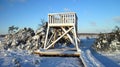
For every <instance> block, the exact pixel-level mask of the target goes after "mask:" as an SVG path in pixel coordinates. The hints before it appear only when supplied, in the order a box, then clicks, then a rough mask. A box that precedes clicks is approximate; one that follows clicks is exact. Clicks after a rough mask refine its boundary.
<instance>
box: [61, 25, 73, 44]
mask: <svg viewBox="0 0 120 67" xmlns="http://www.w3.org/2000/svg"><path fill="white" fill-rule="evenodd" d="M61 28H62V30H63V31H64V32H66V30H65V28H63V27H61ZM67 36H68V38H69V39H70V41H71V43H72V44H73V45H75V43H74V41H73V39H72V38H71V36H70V35H69V34H68V33H67Z"/></svg>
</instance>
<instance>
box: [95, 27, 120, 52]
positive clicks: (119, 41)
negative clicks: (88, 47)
mask: <svg viewBox="0 0 120 67" xmlns="http://www.w3.org/2000/svg"><path fill="white" fill-rule="evenodd" d="M93 48H94V49H95V50H97V51H117V50H120V28H119V27H117V26H116V27H115V29H114V30H113V31H112V32H110V33H101V34H99V38H97V39H96V41H95V43H94V45H93Z"/></svg>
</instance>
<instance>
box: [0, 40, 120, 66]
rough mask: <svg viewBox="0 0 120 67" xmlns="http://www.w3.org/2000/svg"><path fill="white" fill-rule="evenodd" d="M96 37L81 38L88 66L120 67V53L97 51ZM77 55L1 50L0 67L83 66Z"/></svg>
mask: <svg viewBox="0 0 120 67" xmlns="http://www.w3.org/2000/svg"><path fill="white" fill-rule="evenodd" d="M94 41H95V39H94V38H92V39H81V44H80V45H79V46H80V48H81V56H80V58H82V61H84V64H85V66H86V67H120V53H119V52H117V53H107V54H106V53H97V52H96V51H94V50H93V49H91V45H92V44H93V43H94ZM82 65H83V64H82V63H81V61H80V59H79V58H77V57H40V56H38V55H33V54H30V52H28V51H25V50H0V67H83V66H82Z"/></svg>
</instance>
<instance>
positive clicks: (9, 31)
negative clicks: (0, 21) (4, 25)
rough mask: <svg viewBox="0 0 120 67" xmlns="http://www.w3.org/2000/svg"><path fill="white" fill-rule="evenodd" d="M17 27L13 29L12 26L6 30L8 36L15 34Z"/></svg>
mask: <svg viewBox="0 0 120 67" xmlns="http://www.w3.org/2000/svg"><path fill="white" fill-rule="evenodd" d="M18 29H19V27H15V26H14V25H12V26H10V27H9V29H8V33H9V34H12V33H15V32H16V30H18Z"/></svg>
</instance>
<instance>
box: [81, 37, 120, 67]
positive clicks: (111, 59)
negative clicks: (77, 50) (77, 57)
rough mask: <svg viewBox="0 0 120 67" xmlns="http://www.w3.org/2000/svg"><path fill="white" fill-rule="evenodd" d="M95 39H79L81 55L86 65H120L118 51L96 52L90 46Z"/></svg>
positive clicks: (112, 66)
mask: <svg viewBox="0 0 120 67" xmlns="http://www.w3.org/2000/svg"><path fill="white" fill-rule="evenodd" d="M94 41H95V39H94V38H93V39H81V50H82V53H81V57H82V59H83V60H84V62H85V64H86V67H120V65H119V64H120V59H119V58H120V53H119V52H117V53H107V54H106V53H98V52H96V51H94V50H93V49H92V48H91V46H92V45H93V43H94Z"/></svg>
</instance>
